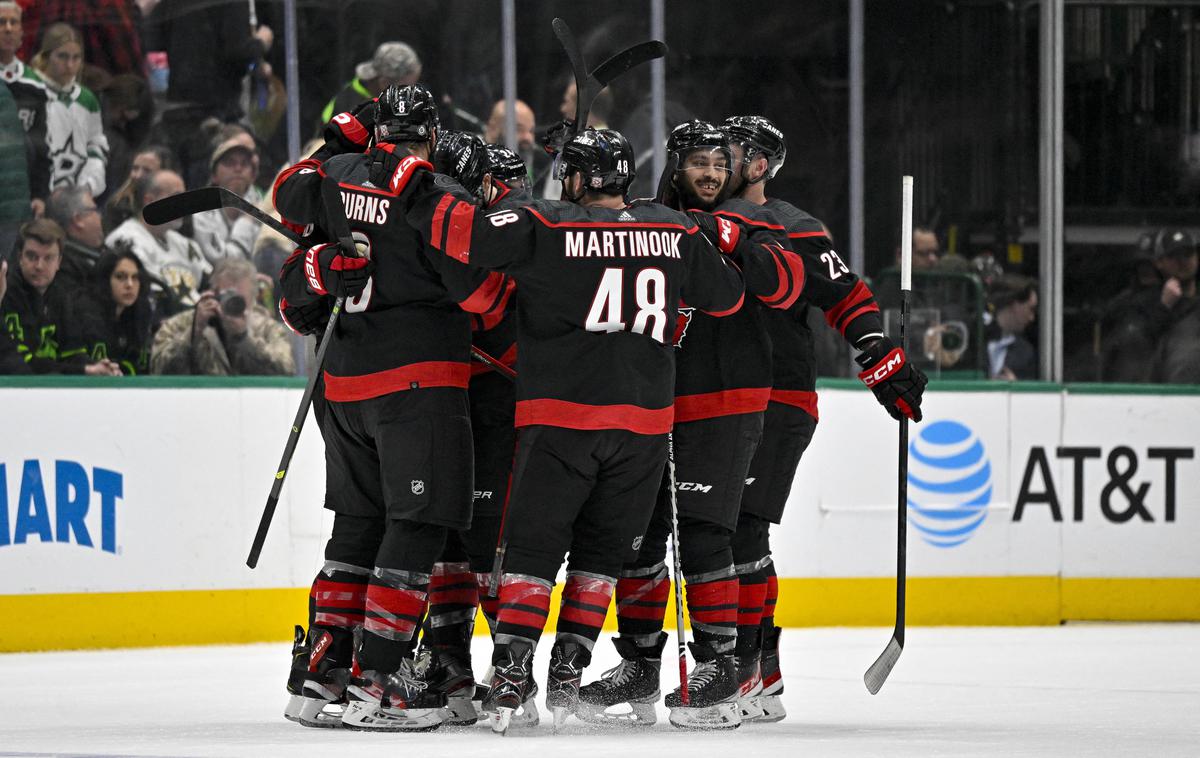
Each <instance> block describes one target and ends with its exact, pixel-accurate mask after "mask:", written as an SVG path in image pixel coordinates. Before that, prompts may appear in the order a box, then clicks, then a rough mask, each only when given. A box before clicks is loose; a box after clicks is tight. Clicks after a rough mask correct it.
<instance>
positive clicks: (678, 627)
mask: <svg viewBox="0 0 1200 758" xmlns="http://www.w3.org/2000/svg"><path fill="white" fill-rule="evenodd" d="M667 485H668V486H669V487H670V488H671V553H672V559H673V563H674V565H673V566H672V568H671V573H672V577H671V579H672V581H673V582H674V584H675V639H676V641H677V642H678V643H679V702H681V703H682V704H683V705H688V703H690V702H691V698H690V697H689V696H688V680H687V641H686V638H685V636H684V633H683V569H682V568H681V566H680V561H679V504H678V503H677V502H676V501H675V435H674V434H670V433H668V434H667Z"/></svg>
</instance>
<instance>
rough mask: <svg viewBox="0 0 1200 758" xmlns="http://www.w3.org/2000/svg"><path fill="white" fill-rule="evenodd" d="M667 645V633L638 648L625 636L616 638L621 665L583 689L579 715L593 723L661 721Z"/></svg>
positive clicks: (646, 723)
mask: <svg viewBox="0 0 1200 758" xmlns="http://www.w3.org/2000/svg"><path fill="white" fill-rule="evenodd" d="M666 642H667V635H666V632H659V634H658V640H657V641H656V642H655V643H654V644H652V645H648V646H646V647H638V646H637V645H635V644H634V642H633V641H632V640H630V639H627V638H624V637H614V638H613V645H614V646H615V647H616V648H617V653H619V654H620V656H621V663H619V664H618V665H617V666H616V667H614V668H611V669H609V670H608V671H605V672H604V673H603V674H602V675H601V676H600V678H599V679H598V680H596V681H594V682H592V683H591V684H588V685H585V686H583V687H582V688H580V690H579V705H578V707H577V709H576V711H575V715H576V716H578V717H579V718H580V720H582V721H586V722H588V723H590V724H616V725H626V726H652V725H653V724H655V723H656V722H657V721H658V714H657V712H656V710H655V704H657V703H658V700H659V698H660V697H661V695H662V693H661V692H660V690H659V670H660V667H661V665H662V651H663V646H664V645H665V644H666Z"/></svg>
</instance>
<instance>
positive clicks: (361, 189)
mask: <svg viewBox="0 0 1200 758" xmlns="http://www.w3.org/2000/svg"><path fill="white" fill-rule="evenodd" d="M338 186H339V187H341V188H342V189H345V190H353V191H354V192H369V193H370V194H372V195H383V196H384V197H392V196H393V193H391V192H388V191H387V190H381V189H375V188H374V187H364V186H362V185H361V184H349V183H348V182H338Z"/></svg>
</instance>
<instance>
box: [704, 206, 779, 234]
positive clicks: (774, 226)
mask: <svg viewBox="0 0 1200 758" xmlns="http://www.w3.org/2000/svg"><path fill="white" fill-rule="evenodd" d="M713 215H714V216H729V217H730V218H736V219H737V220H738V221H741V222H742V223H744V224H749V225H750V226H757V227H758V228H760V229H774V230H775V231H780V232H782V231H783V229H784V227H782V226H780V225H779V224H772V223H770V222H769V221H763V220H761V219H753V218H747V217H745V216H743V215H742V214H740V213H734V212H733V211H716V212H715V213H713Z"/></svg>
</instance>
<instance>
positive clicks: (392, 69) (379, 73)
mask: <svg viewBox="0 0 1200 758" xmlns="http://www.w3.org/2000/svg"><path fill="white" fill-rule="evenodd" d="M420 78H421V59H420V58H418V57H417V51H416V50H413V49H412V47H410V46H409V45H406V44H405V43H403V42H384V43H383V44H382V45H380V46H379V47H377V48H375V55H373V56H371V60H369V61H363V62H362V63H360V64H358V65H357V66H355V68H354V78H353V79H351V80H350V81H349V82H347V83H346V85H345V86H344V87H342V88H341V90H339V91H338V93H337V94H336V95H334V96H333V97H332V98H331V99H330V100H329V102H328V103H326V105H325V109H324V110H323V111H321V123H320V125H319V126H318V127H317V130H318V133H319V132H320V130H321V129H324V128H325V124H326V123H328V122H329V119H331V118H333V117H334V116H335V115H337V114H339V113H341V112H343V111H350V110H354V107H355V106H356V105H358V104H359V103H361V102H362V101H363V100H372V99H374V98H375V97H376V96H377V95H378V94H379V93H380V92H383V91H384V90H385V89H387V88H388V87H390V86H392V85H393V84H401V85H404V84H416V83H417V80H419V79H420Z"/></svg>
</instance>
